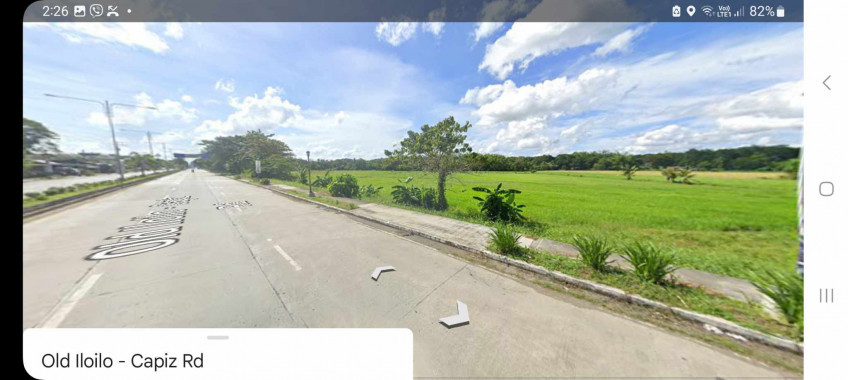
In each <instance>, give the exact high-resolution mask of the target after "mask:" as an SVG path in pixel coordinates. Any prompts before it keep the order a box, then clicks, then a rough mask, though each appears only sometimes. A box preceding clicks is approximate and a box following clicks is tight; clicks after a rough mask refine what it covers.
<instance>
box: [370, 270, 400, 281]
mask: <svg viewBox="0 0 848 380" xmlns="http://www.w3.org/2000/svg"><path fill="white" fill-rule="evenodd" d="M393 270H395V267H392V266H385V267H377V269H374V273H371V278H373V279H374V281H377V279H378V278H380V273H383V272H391V271H393Z"/></svg>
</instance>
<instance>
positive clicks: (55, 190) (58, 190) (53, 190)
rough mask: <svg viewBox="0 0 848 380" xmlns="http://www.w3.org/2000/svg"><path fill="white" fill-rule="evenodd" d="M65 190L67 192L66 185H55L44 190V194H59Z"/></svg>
mask: <svg viewBox="0 0 848 380" xmlns="http://www.w3.org/2000/svg"><path fill="white" fill-rule="evenodd" d="M64 192H65V188H64V187H55V186H54V187H51V188H49V189H47V190H44V194H46V195H58V194H62V193H64Z"/></svg>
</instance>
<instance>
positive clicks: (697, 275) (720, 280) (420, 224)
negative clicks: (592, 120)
mask: <svg viewBox="0 0 848 380" xmlns="http://www.w3.org/2000/svg"><path fill="white" fill-rule="evenodd" d="M272 186H274V187H277V188H280V189H283V190H294V191H297V192H301V193H304V194H307V193H308V191H307V190H304V189H301V188H297V187H293V186H287V185H272ZM335 198H336V199H339V200H344V201H347V202H351V203H355V204H356V205H357V208H356V209H354V210H352V211H351V212H352V213H354V214H360V215H364V216H369V217H372V218H376V219H379V220H383V221H386V222H390V223H392V224H396V225H399V226H403V227H406V228H409V229H413V230H417V231H421V232H424V233H426V234H428V235H432V236H435V237H437V238H439V239H442V240H446V241H453V242H456V243H460V244H462V245H465V246H468V247H472V248H475V249H479V250H485V249H487V246H488V245H489V232H491V231H492V228H491V227H488V226H484V225H479V224H474V223H468V222H464V221H461V220H456V219H451V218H446V217H442V216H438V215H431V214H425V213H420V212H415V211H410V210H406V209H402V208H397V207H391V206H385V205H382V204H378V203H366V202H363V201H360V200H356V199H348V198H339V197H335ZM519 244H521V245H522V246H524V247H526V248H532V249H535V250H539V251H544V252H548V253H551V254H556V255H562V256H568V257H574V258H576V257H577V256H578V251H577V249H576V248H575V247H574V246H572V245H571V244H568V243H562V242H558V241H553V240H548V239H534V238H530V237H526V236H522V237H521V238H520V239H519ZM611 259H612V261H613V262H612V263H611V265H612V266H615V267H619V268H623V269H628V270H629V269H630V268H631V267H630V263H628V262H627V261H626V260H624V258H623V257H622V256H620V255H617V254H614V255H613V256H612V257H611ZM674 276H675V277H676V278H677V280H678V281H680V282H682V283H685V284H688V285H690V286H694V287H701V288H704V289H706V290H708V291H711V292H713V293H717V294H722V295H725V296H727V297H730V298H733V299H736V300H739V301H743V302H746V301H747V300H748V299H752V300H756V301H757V302H759V303H761V304H763V305H764V306H766V307H767V309H771V308H772V307H773V305H772V302H771V300H770V299H768V298H767V297H766V296H764V295H763V294H761V293H760V292H759V291H758V290H757V288H756V287H754V285H753V284H751V283H750V282H748V281H747V280H742V279H738V278H733V277H725V276H720V275H717V274H713V273H708V272H703V271H699V270H695V269H689V268H679V269H678V270H677V271H675V272H674Z"/></svg>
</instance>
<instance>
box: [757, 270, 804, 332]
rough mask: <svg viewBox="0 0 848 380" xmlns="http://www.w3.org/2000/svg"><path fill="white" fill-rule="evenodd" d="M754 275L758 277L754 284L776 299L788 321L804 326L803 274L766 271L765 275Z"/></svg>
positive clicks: (772, 298)
mask: <svg viewBox="0 0 848 380" xmlns="http://www.w3.org/2000/svg"><path fill="white" fill-rule="evenodd" d="M752 274H753V273H752ZM752 277H753V278H755V279H756V280H755V281H752V282H753V283H754V286H756V287H757V289H759V290H760V292H761V293H763V294H765V295H766V297H768V298H771V300H772V301H774V303H775V304H776V305H777V307H778V309H780V312H781V313H782V314H783V316H784V318H786V321H787V322H789V323H792V324H798V323H800V325H801V326H803V320H804V279H803V278H802V277H801V275H799V274H797V273H795V272H789V273H781V272H776V271H766V272H765V274H763V275H757V274H753V276H752Z"/></svg>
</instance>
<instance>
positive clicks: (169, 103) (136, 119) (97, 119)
mask: <svg viewBox="0 0 848 380" xmlns="http://www.w3.org/2000/svg"><path fill="white" fill-rule="evenodd" d="M133 104H135V105H139V106H145V107H156V109H155V110H151V109H146V108H136V107H122V106H115V107H113V115H112V122H113V123H114V124H115V125H121V124H124V125H132V126H143V125H145V124H147V123H148V122H149V121H151V120H172V121H175V122H182V123H191V122H193V121H195V120H197V110H196V109H194V108H190V107H186V106H184V105H183V104H182V103H180V102H178V101H176V100H170V99H164V100H162V101H160V102H158V103H156V102H154V101H153V98H152V97H151V96H150V95H148V94H146V93H144V92H142V93H139V94H138V95H136V96H135V98H134V102H133ZM86 121H88V123H89V124H92V125H97V126H106V125H109V123H108V120H107V119H106V116H105V115H104V114H103V112H99V111H98V112H91V113H89V114H88V117H87V118H86Z"/></svg>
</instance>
